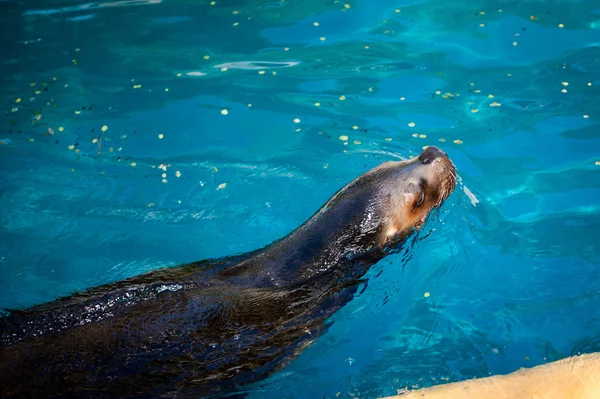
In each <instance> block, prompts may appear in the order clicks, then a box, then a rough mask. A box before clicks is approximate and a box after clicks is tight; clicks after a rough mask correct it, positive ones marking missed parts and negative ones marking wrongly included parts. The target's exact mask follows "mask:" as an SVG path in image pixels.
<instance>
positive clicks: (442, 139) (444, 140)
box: [438, 138, 446, 143]
mask: <svg viewBox="0 0 600 399" xmlns="http://www.w3.org/2000/svg"><path fill="white" fill-rule="evenodd" d="M438 141H439V142H441V143H445V142H446V139H444V138H441V139H438Z"/></svg>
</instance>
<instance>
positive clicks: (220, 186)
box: [217, 183, 227, 190]
mask: <svg viewBox="0 0 600 399" xmlns="http://www.w3.org/2000/svg"><path fill="white" fill-rule="evenodd" d="M225 187H227V183H221V184H219V186H218V187H217V190H222V189H224V188H225Z"/></svg>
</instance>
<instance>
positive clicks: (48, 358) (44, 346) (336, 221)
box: [0, 147, 456, 398]
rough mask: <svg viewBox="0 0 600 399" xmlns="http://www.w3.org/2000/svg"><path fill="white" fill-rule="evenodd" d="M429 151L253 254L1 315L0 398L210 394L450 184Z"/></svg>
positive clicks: (313, 320) (441, 162)
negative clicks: (24, 396) (5, 315)
mask: <svg viewBox="0 0 600 399" xmlns="http://www.w3.org/2000/svg"><path fill="white" fill-rule="evenodd" d="M455 182H456V178H455V170H454V166H453V164H452V162H451V161H450V160H449V159H448V157H447V156H446V154H445V153H444V152H442V151H441V150H439V149H437V148H435V147H429V148H427V149H426V150H425V151H423V153H422V154H421V155H420V156H419V157H418V158H414V159H412V160H410V161H402V162H386V163H384V164H382V165H380V166H379V167H377V168H375V169H372V170H370V171H368V172H367V173H365V174H363V175H362V176H360V177H358V178H357V179H356V180H354V181H353V182H351V183H350V184H348V185H347V186H346V187H344V188H342V189H341V190H340V191H339V192H338V193H336V194H335V195H334V196H333V197H332V198H331V199H330V200H329V201H328V202H327V203H326V204H325V205H324V206H323V207H322V208H321V209H320V210H319V211H318V212H317V213H315V215H313V216H312V217H311V218H310V219H309V220H308V221H307V222H306V223H304V224H303V225H302V226H300V227H299V228H298V229H296V230H295V231H294V232H292V233H290V234H289V235H288V236H286V237H284V238H282V239H281V240H279V241H277V242H275V243H273V244H271V245H269V246H267V247H266V248H263V249H261V250H258V251H255V252H252V253H249V254H245V255H242V256H237V257H231V258H226V259H221V260H215V261H203V262H198V263H195V264H190V265H186V266H181V267H177V268H172V269H165V270H159V271H156V272H152V273H148V274H145V275H142V276H139V277H135V278H132V279H128V280H124V281H121V282H118V283H114V284H109V285H105V286H101V287H98V288H95V289H92V290H89V291H87V292H85V293H83V294H77V295H74V296H71V297H68V298H64V299H60V300H57V301H54V302H51V303H48V304H44V305H41V306H36V307H34V308H31V309H28V310H24V311H13V312H11V313H10V315H9V316H7V317H3V318H0V395H1V396H2V397H16V396H22V395H24V394H26V395H33V396H35V397H47V396H52V397H60V396H61V395H63V396H68V397H86V398H89V397H95V398H96V397H107V398H113V397H156V396H165V397H178V398H180V397H210V396H215V395H224V394H226V393H228V392H232V391H235V389H236V388H237V387H239V386H241V385H243V384H246V383H248V382H251V381H254V380H256V379H259V378H262V377H264V376H266V375H268V374H269V373H270V372H272V371H274V370H275V369H276V368H277V367H281V366H282V365H283V364H285V362H286V361H288V360H290V359H292V358H293V357H294V356H295V355H296V354H298V353H299V351H301V349H302V348H304V347H305V346H306V345H308V344H310V342H311V341H312V340H314V339H315V338H316V337H317V336H318V335H319V334H321V333H322V332H323V331H324V330H325V328H326V326H325V321H326V320H327V318H328V317H330V316H331V315H332V314H333V313H334V312H335V311H336V310H338V309H339V308H340V307H341V306H343V305H345V304H346V303H347V302H348V301H350V300H351V299H352V296H353V294H354V292H355V290H356V287H357V283H358V282H359V279H360V278H361V277H362V276H363V275H364V273H366V271H367V270H368V269H369V267H370V266H372V265H373V264H374V263H376V262H377V261H378V260H380V259H381V258H383V257H384V256H386V254H387V253H389V251H390V250H393V249H397V248H398V247H399V246H400V245H401V244H402V243H403V242H404V241H405V240H406V238H407V237H408V236H409V235H410V234H411V232H412V231H413V230H414V229H415V228H418V227H419V226H420V225H421V224H422V223H423V222H424V221H425V219H426V217H427V215H428V214H429V212H430V211H431V210H432V209H433V208H434V207H436V206H438V205H440V204H441V203H442V202H443V201H444V200H445V199H446V198H447V196H448V195H449V194H450V193H451V192H452V190H453V189H454V185H455Z"/></svg>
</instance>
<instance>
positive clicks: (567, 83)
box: [560, 82, 569, 86]
mask: <svg viewBox="0 0 600 399" xmlns="http://www.w3.org/2000/svg"><path fill="white" fill-rule="evenodd" d="M560 84H562V85H563V86H568V85H569V82H560Z"/></svg>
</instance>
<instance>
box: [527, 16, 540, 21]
mask: <svg viewBox="0 0 600 399" xmlns="http://www.w3.org/2000/svg"><path fill="white" fill-rule="evenodd" d="M529 19H530V20H532V21H537V20H538V17H536V16H535V15H532V16H531V17H529Z"/></svg>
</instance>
